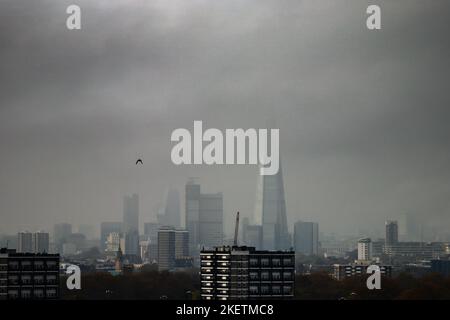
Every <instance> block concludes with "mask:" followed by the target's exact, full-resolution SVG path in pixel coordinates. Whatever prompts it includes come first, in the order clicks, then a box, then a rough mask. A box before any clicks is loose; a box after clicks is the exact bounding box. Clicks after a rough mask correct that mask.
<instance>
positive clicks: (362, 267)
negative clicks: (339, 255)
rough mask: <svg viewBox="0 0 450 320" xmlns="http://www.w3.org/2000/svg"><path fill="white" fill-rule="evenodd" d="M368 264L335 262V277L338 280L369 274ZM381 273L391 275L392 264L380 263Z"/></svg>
mask: <svg viewBox="0 0 450 320" xmlns="http://www.w3.org/2000/svg"><path fill="white" fill-rule="evenodd" d="M368 267H369V265H368V264H346V265H344V264H335V265H333V277H334V278H335V279H336V280H343V279H345V278H347V277H354V276H358V275H367V268H368ZM379 267H380V273H381V274H382V275H383V276H386V277H391V275H392V266H387V265H380V266H379Z"/></svg>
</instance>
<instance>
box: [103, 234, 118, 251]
mask: <svg viewBox="0 0 450 320" xmlns="http://www.w3.org/2000/svg"><path fill="white" fill-rule="evenodd" d="M119 247H120V233H119V232H111V233H110V234H109V235H108V237H107V238H106V249H105V252H106V253H107V255H108V256H110V257H115V256H116V253H117V251H119Z"/></svg>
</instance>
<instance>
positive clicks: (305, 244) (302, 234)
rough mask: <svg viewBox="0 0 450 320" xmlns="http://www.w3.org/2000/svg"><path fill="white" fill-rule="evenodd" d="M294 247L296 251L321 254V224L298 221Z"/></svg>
mask: <svg viewBox="0 0 450 320" xmlns="http://www.w3.org/2000/svg"><path fill="white" fill-rule="evenodd" d="M294 247H295V252H296V253H301V254H304V255H317V254H319V224H318V223H316V222H303V221H298V222H297V223H296V224H295V225H294Z"/></svg>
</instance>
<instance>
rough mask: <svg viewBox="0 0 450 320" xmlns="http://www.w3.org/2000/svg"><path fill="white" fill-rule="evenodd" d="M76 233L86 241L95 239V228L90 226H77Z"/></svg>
mask: <svg viewBox="0 0 450 320" xmlns="http://www.w3.org/2000/svg"><path fill="white" fill-rule="evenodd" d="M78 233H82V234H84V236H85V237H86V239H88V240H92V239H94V238H95V227H94V226H92V225H90V224H80V225H79V226H78Z"/></svg>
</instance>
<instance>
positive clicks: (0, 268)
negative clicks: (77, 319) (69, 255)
mask: <svg viewBox="0 0 450 320" xmlns="http://www.w3.org/2000/svg"><path fill="white" fill-rule="evenodd" d="M58 297H59V255H58V254H47V253H39V254H34V253H18V252H16V250H11V249H6V248H2V249H0V300H7V299H57V298H58Z"/></svg>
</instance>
